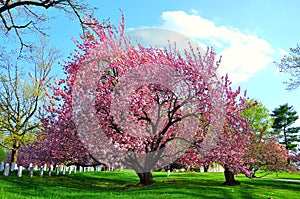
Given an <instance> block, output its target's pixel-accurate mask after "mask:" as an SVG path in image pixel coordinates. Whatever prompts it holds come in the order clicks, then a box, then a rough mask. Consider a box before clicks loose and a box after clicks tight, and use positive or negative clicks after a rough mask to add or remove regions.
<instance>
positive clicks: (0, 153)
mask: <svg viewBox="0 0 300 199" xmlns="http://www.w3.org/2000/svg"><path fill="white" fill-rule="evenodd" d="M6 160H7V154H6V151H5V150H4V148H3V147H0V162H5V161H6Z"/></svg>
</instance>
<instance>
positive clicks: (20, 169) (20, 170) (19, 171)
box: [18, 166, 23, 177]
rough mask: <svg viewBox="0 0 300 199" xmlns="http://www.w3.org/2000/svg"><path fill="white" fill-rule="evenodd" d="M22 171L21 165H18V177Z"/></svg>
mask: <svg viewBox="0 0 300 199" xmlns="http://www.w3.org/2000/svg"><path fill="white" fill-rule="evenodd" d="M22 171H23V167H22V166H19V169H18V176H19V177H22Z"/></svg>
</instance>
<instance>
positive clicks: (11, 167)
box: [10, 162, 17, 171]
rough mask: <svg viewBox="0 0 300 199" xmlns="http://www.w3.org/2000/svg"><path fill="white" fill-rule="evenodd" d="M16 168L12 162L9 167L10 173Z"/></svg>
mask: <svg viewBox="0 0 300 199" xmlns="http://www.w3.org/2000/svg"><path fill="white" fill-rule="evenodd" d="M16 167H17V164H15V163H14V162H12V163H11V166H10V171H14V170H15V168H16Z"/></svg>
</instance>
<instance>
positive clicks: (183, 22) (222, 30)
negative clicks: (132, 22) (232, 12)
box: [161, 11, 274, 83]
mask: <svg viewBox="0 0 300 199" xmlns="http://www.w3.org/2000/svg"><path fill="white" fill-rule="evenodd" d="M192 13H195V12H192ZM161 18H162V19H163V24H162V26H161V28H166V29H170V30H174V31H177V32H180V33H182V34H184V35H186V36H188V37H191V38H193V39H195V40H196V41H197V42H198V41H201V42H203V43H204V44H206V45H208V46H213V47H214V48H215V49H216V51H217V52H220V53H219V54H220V55H222V56H223V58H222V62H221V68H220V72H221V74H225V73H228V74H229V77H230V79H231V81H233V83H238V82H245V81H247V80H248V79H249V78H250V77H251V76H253V75H254V74H255V73H257V72H258V71H260V70H261V69H263V68H264V67H266V66H267V65H268V64H269V63H271V62H272V57H271V56H272V54H273V53H274V50H273V49H272V47H271V46H270V44H269V43H268V42H267V41H265V40H264V39H261V38H259V37H258V36H257V35H256V34H254V33H250V32H249V31H247V30H243V31H242V30H240V29H238V28H233V27H226V26H217V25H216V24H215V23H214V22H213V21H210V20H208V19H205V18H202V17H201V16H198V15H196V14H187V13H185V12H183V11H167V12H163V13H162V15H161Z"/></svg>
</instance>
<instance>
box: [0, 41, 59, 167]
mask: <svg viewBox="0 0 300 199" xmlns="http://www.w3.org/2000/svg"><path fill="white" fill-rule="evenodd" d="M26 56H27V57H26ZM26 56H25V55H24V53H23V57H22V59H21V58H19V59H18V60H17V61H16V62H13V61H11V60H10V59H5V60H3V69H2V70H1V76H0V84H1V88H0V113H1V117H2V118H3V119H2V120H1V121H0V122H1V123H0V126H1V129H0V130H1V131H0V136H1V138H0V139H1V142H0V146H2V147H4V148H6V149H7V150H11V162H15V163H16V162H17V153H18V150H19V148H20V147H21V145H22V144H24V143H25V142H26V140H27V139H29V138H30V137H31V135H32V134H33V133H34V131H35V130H36V129H37V128H39V127H40V124H41V123H40V121H39V120H38V119H37V117H36V116H37V114H38V113H39V107H40V106H41V105H42V99H43V98H44V97H45V95H47V92H46V86H47V83H48V81H49V78H50V76H49V74H50V70H51V68H52V66H53V64H54V62H55V61H56V60H57V58H58V57H59V54H58V52H57V50H55V49H53V48H52V49H48V48H47V46H46V44H45V43H42V45H41V46H39V47H35V48H32V49H31V51H30V52H29V53H28V54H27V55H26ZM20 59H21V60H20ZM21 64H22V65H23V64H24V65H25V66H26V68H27V69H26V70H23V69H22V67H21V66H20V65H21ZM28 65H29V66H32V67H28ZM27 72H29V74H28V75H27Z"/></svg>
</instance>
